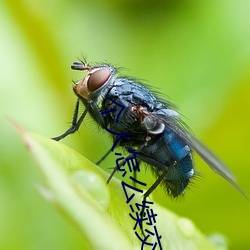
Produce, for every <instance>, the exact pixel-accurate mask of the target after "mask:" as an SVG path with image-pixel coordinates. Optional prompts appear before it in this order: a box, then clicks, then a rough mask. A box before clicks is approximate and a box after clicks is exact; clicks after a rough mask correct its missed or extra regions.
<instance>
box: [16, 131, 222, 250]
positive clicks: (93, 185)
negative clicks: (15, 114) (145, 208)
mask: <svg viewBox="0 0 250 250" xmlns="http://www.w3.org/2000/svg"><path fill="white" fill-rule="evenodd" d="M19 131H21V134H22V137H23V139H24V142H25V144H26V146H27V148H28V150H29V152H30V154H31V155H32V156H33V158H34V159H35V161H36V162H37V165H38V167H39V170H40V171H41V173H42V175H43V176H44V182H45V185H46V187H44V185H39V186H38V188H39V191H40V192H41V193H42V194H43V196H44V197H45V198H46V199H47V200H48V201H49V202H51V203H52V204H54V205H55V207H56V208H58V210H59V211H60V212H62V214H63V215H64V216H65V217H66V218H67V219H68V220H69V221H70V222H71V223H72V224H73V225H74V226H75V227H76V228H77V229H78V230H79V231H80V232H81V234H82V236H83V238H84V242H85V246H84V249H102V250H103V249H109V250H112V249H126V250H127V249H141V242H140V241H139V239H138V238H137V237H136V235H135V232H134V230H133V227H134V225H135V221H133V220H132V219H131V218H130V216H129V213H131V210H130V208H129V205H127V204H126V199H125V194H124V192H123V189H122V186H121V182H120V181H119V180H117V179H116V178H113V179H112V181H111V183H110V184H109V185H108V186H107V185H106V180H107V178H108V174H107V173H106V172H104V171H103V170H102V169H100V168H99V167H98V166H96V165H94V164H93V163H91V162H90V161H88V160H87V159H86V158H84V157H83V156H82V155H80V154H79V153H77V152H76V151H75V150H73V149H72V148H69V147H67V146H65V145H63V144H62V143H60V142H56V141H53V140H51V139H48V138H44V137H41V136H39V135H35V134H31V133H28V132H25V131H23V130H22V129H20V128H19ZM133 200H134V202H137V203H141V195H139V196H135V197H134V198H133ZM152 209H153V210H154V213H156V214H157V217H156V226H157V231H158V233H159V235H161V236H162V238H161V244H162V249H171V250H173V249H226V245H225V243H223V244H219V245H215V244H213V243H212V242H211V241H210V240H208V238H207V237H206V236H205V235H203V234H202V233H201V232H200V231H199V230H198V229H197V228H196V227H195V225H194V224H193V223H192V222H191V221H190V220H189V219H186V218H180V217H178V216H177V215H176V214H174V213H172V212H170V211H168V210H167V209H165V208H163V207H161V206H160V205H158V204H156V203H154V204H153V205H152ZM148 229H150V228H149V227H148ZM151 230H153V227H152V226H151ZM138 233H139V232H138ZM151 238H153V237H151ZM156 241H157V240H156V238H153V241H152V242H156ZM143 249H147V248H146V247H144V248H143ZM151 249H152V248H151ZM157 249H158V248H157Z"/></svg>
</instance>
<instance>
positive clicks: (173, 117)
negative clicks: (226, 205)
mask: <svg viewBox="0 0 250 250" xmlns="http://www.w3.org/2000/svg"><path fill="white" fill-rule="evenodd" d="M71 68H72V69H73V70H83V71H87V74H86V76H85V77H84V78H83V79H82V80H80V81H79V82H77V83H75V85H74V87H73V91H74V92H75V94H76V96H77V97H78V99H77V102H76V106H75V111H74V116H73V120H72V125H71V127H70V128H69V129H68V130H67V131H66V132H65V133H63V134H62V135H60V136H58V137H54V138H53V139H54V140H56V141H59V140H61V139H62V138H64V137H66V136H68V135H69V134H72V133H74V132H76V131H77V130H78V129H79V127H80V125H81V123H82V121H83V120H84V118H85V116H86V114H87V113H89V114H90V115H91V116H92V118H93V119H94V120H95V122H96V123H97V124H98V125H100V126H101V128H103V129H104V128H108V129H110V130H112V131H113V132H115V133H117V134H119V133H127V136H125V137H123V138H122V139H121V140H120V141H119V143H117V144H116V147H124V148H126V149H131V150H134V151H136V152H137V157H138V158H139V160H140V161H142V162H145V163H147V164H148V165H150V166H151V168H152V171H153V172H154V173H155V174H156V176H157V180H156V181H155V182H154V184H153V185H152V186H151V187H150V188H149V189H148V190H147V192H146V193H145V194H144V200H146V198H147V197H148V196H149V195H150V194H151V193H152V192H153V191H154V189H155V188H156V187H157V186H158V185H159V184H160V183H162V184H163V185H164V186H165V189H166V191H167V193H168V194H169V195H170V196H172V197H177V196H179V195H181V194H183V193H184V191H185V190H186V188H187V186H188V184H189V183H190V181H191V179H192V178H193V176H194V174H195V170H194V162H193V158H192V152H193V151H194V152H196V153H197V154H198V155H199V156H200V157H201V158H202V159H203V160H204V161H205V162H206V163H207V164H208V165H209V166H210V167H211V168H212V169H213V170H214V171H215V172H217V173H218V174H219V175H221V176H222V177H223V178H224V179H226V180H227V181H228V182H229V183H231V184H232V185H233V186H234V187H235V188H236V189H237V190H238V191H239V192H240V193H242V194H243V195H244V196H245V197H246V195H245V194H244V192H243V191H242V190H241V188H240V187H239V186H238V185H237V184H236V179H235V177H234V175H233V174H232V172H231V171H230V170H229V169H228V168H227V166H226V165H225V164H224V163H223V162H222V161H221V160H220V159H219V158H218V157H217V156H216V155H215V154H214V153H213V152H212V151H210V150H209V149H208V148H207V147H206V146H205V145H204V144H203V143H201V142H200V141H199V140H198V139H196V138H195V137H194V136H193V135H192V134H191V133H190V132H189V131H188V129H187V127H186V126H185V124H184V123H183V121H182V120H181V117H180V114H179V113H178V112H177V111H176V110H175V106H174V105H173V104H172V103H170V102H169V101H166V100H163V99H160V98H158V97H157V95H156V94H155V93H154V92H152V91H150V90H149V89H148V87H147V86H146V85H143V84H142V83H139V82H137V81H135V80H134V79H132V78H128V77H119V76H118V75H117V70H116V69H115V68H114V67H112V66H111V65H108V64H103V65H94V66H90V65H88V64H87V63H85V62H74V63H73V64H72V66H71ZM80 102H81V103H83V104H84V106H85V110H84V112H83V113H82V114H81V115H80V117H78V114H79V105H80ZM115 103H116V104H117V105H119V106H121V107H124V108H123V111H122V112H120V110H118V109H116V108H117V105H116V104H115ZM110 110H114V112H112V113H111V112H109V111H110ZM118 118H119V119H118ZM113 139H114V141H115V140H116V139H117V135H115V134H114V135H113ZM109 153H110V151H109V152H108V153H107V154H106V155H105V156H104V157H103V158H102V159H101V160H103V159H104V158H105V157H106V156H107V155H108V154H109ZM128 157H129V156H128ZM99 162H100V161H99ZM116 171H117V168H115V169H114V170H113V172H112V174H111V176H110V178H109V179H108V182H109V181H110V180H111V178H112V176H113V175H114V173H115V172H116Z"/></svg>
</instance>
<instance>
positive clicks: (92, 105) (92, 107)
mask: <svg viewBox="0 0 250 250" xmlns="http://www.w3.org/2000/svg"><path fill="white" fill-rule="evenodd" d="M88 105H89V106H90V107H89V108H90V110H91V113H92V115H93V116H94V117H95V119H96V121H97V123H98V124H99V125H101V127H102V128H105V127H106V123H105V120H104V119H103V116H102V115H101V111H100V109H99V107H98V105H97V104H96V103H95V102H94V101H92V100H91V101H89V103H88Z"/></svg>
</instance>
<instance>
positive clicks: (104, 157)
mask: <svg viewBox="0 0 250 250" xmlns="http://www.w3.org/2000/svg"><path fill="white" fill-rule="evenodd" d="M110 152H111V149H110V150H109V151H108V152H107V153H106V154H105V155H104V156H103V157H102V158H101V159H100V160H99V161H98V162H97V163H96V165H99V164H100V163H101V162H102V161H103V160H104V159H106V157H107V156H108V155H109V154H110Z"/></svg>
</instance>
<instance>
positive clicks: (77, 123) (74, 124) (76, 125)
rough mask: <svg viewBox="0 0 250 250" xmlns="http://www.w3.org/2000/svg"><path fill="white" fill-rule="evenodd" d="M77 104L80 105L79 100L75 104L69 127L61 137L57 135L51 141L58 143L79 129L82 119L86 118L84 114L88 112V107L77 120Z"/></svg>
mask: <svg viewBox="0 0 250 250" xmlns="http://www.w3.org/2000/svg"><path fill="white" fill-rule="evenodd" d="M79 104H80V100H79V99H78V100H77V102H76V106H75V110H74V116H73V120H72V124H71V127H70V128H69V129H68V130H67V131H66V132H65V133H63V134H62V135H59V136H57V137H53V138H51V139H53V140H55V141H60V140H61V139H63V138H64V137H66V136H68V135H69V134H73V133H75V132H76V131H77V130H78V129H79V127H80V125H81V123H82V121H83V119H84V117H85V116H86V114H87V112H88V109H89V105H87V106H86V109H85V110H84V112H83V113H82V115H81V116H80V118H79V120H77V119H78V112H79Z"/></svg>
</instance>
